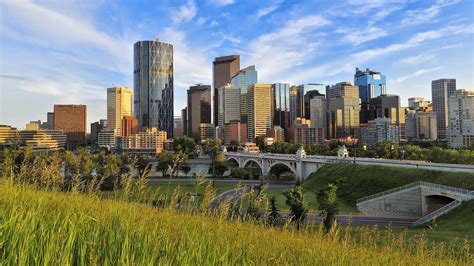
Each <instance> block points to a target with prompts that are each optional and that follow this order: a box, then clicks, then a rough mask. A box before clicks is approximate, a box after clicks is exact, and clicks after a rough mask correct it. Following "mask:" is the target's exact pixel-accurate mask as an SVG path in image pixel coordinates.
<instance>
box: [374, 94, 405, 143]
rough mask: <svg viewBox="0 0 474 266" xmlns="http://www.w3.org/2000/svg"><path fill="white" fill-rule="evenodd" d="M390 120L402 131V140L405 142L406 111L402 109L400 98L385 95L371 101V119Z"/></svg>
mask: <svg viewBox="0 0 474 266" xmlns="http://www.w3.org/2000/svg"><path fill="white" fill-rule="evenodd" d="M376 118H389V119H390V120H391V121H392V124H395V125H397V126H398V129H399V130H400V134H399V135H400V140H405V139H406V136H405V110H404V108H402V107H401V104H400V96H398V95H395V94H384V95H381V96H377V97H375V98H372V99H370V109H369V119H370V120H374V119H376Z"/></svg>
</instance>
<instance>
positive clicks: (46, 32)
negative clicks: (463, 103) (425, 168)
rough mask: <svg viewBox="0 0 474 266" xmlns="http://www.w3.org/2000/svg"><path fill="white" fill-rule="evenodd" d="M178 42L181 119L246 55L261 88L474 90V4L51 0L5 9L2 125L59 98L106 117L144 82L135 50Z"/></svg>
mask: <svg viewBox="0 0 474 266" xmlns="http://www.w3.org/2000/svg"><path fill="white" fill-rule="evenodd" d="M157 37H158V38H160V40H161V41H164V42H168V43H171V44H173V45H174V57H175V62H174V67H175V68H174V70H175V114H179V110H180V109H181V108H183V107H184V106H185V102H186V100H185V99H186V90H187V88H188V87H189V86H190V85H193V84H196V83H206V84H211V79H212V60H213V58H214V57H216V56H220V55H227V54H240V55H241V67H242V68H243V67H246V66H247V65H256V68H257V71H258V75H259V82H261V83H274V82H288V83H290V84H302V83H309V82H313V83H323V84H334V83H336V82H340V81H351V82H353V74H354V71H355V68H356V67H360V68H366V67H369V68H371V69H374V70H377V71H381V72H382V73H383V74H385V75H386V76H387V83H388V84H387V89H388V92H390V93H396V94H399V95H401V96H402V104H403V105H406V104H407V98H408V97H411V96H419V97H425V98H431V92H430V86H431V80H433V79H438V78H445V77H449V78H456V79H457V84H458V88H466V89H474V86H473V84H474V1H472V0H464V1H462V0H438V1H436V0H433V1H414V0H346V1H343V0H341V1H334V0H332V1H323V0H319V1H290V0H286V1H285V0H274V1H255V0H248V1H247V0H200V1H199V0H180V1H178V0H177V1H172V0H155V1H151V0H146V1H138V0H136V1H101V0H82V1H75V0H66V1H59V0H49V1H23V0H12V1H8V0H7V1H1V2H0V103H1V106H0V124H9V125H13V126H17V127H19V128H22V127H24V124H25V123H26V122H28V121H29V120H37V119H41V120H45V119H46V112H48V111H52V108H53V104H55V103H64V104H66V103H71V104H73V103H74V104H87V106H88V121H87V122H88V123H91V122H94V121H97V120H98V119H99V118H105V117H106V88H107V87H110V86H111V85H112V84H118V85H122V86H128V87H132V86H133V76H132V73H133V70H132V62H133V51H132V48H133V44H134V43H135V42H136V41H137V40H150V39H155V38H157Z"/></svg>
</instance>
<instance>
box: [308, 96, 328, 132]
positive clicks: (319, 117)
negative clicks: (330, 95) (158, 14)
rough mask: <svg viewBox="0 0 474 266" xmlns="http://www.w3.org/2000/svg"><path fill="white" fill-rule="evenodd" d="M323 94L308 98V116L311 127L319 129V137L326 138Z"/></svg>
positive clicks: (324, 99) (325, 114)
mask: <svg viewBox="0 0 474 266" xmlns="http://www.w3.org/2000/svg"><path fill="white" fill-rule="evenodd" d="M327 102H328V101H327V100H326V97H324V95H320V96H315V97H312V98H311V99H310V110H309V112H308V113H309V116H310V119H311V127H313V128H318V129H321V138H322V139H323V140H324V139H327V108H328V104H327Z"/></svg>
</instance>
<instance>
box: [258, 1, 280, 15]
mask: <svg viewBox="0 0 474 266" xmlns="http://www.w3.org/2000/svg"><path fill="white" fill-rule="evenodd" d="M281 2H282V1H281V0H279V1H277V2H275V3H274V4H273V5H270V6H267V7H264V8H262V9H259V10H258V11H257V19H260V18H261V17H264V16H266V15H268V14H270V13H272V12H273V11H275V10H277V9H278V8H279V7H280V3H281Z"/></svg>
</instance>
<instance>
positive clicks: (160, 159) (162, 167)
mask: <svg viewBox="0 0 474 266" xmlns="http://www.w3.org/2000/svg"><path fill="white" fill-rule="evenodd" d="M172 161H173V155H172V154H171V153H170V152H168V151H165V150H164V151H162V152H161V153H160V154H158V156H157V157H156V171H158V172H161V175H162V176H163V177H165V176H166V175H167V174H168V171H169V168H170V165H171V162H172Z"/></svg>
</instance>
